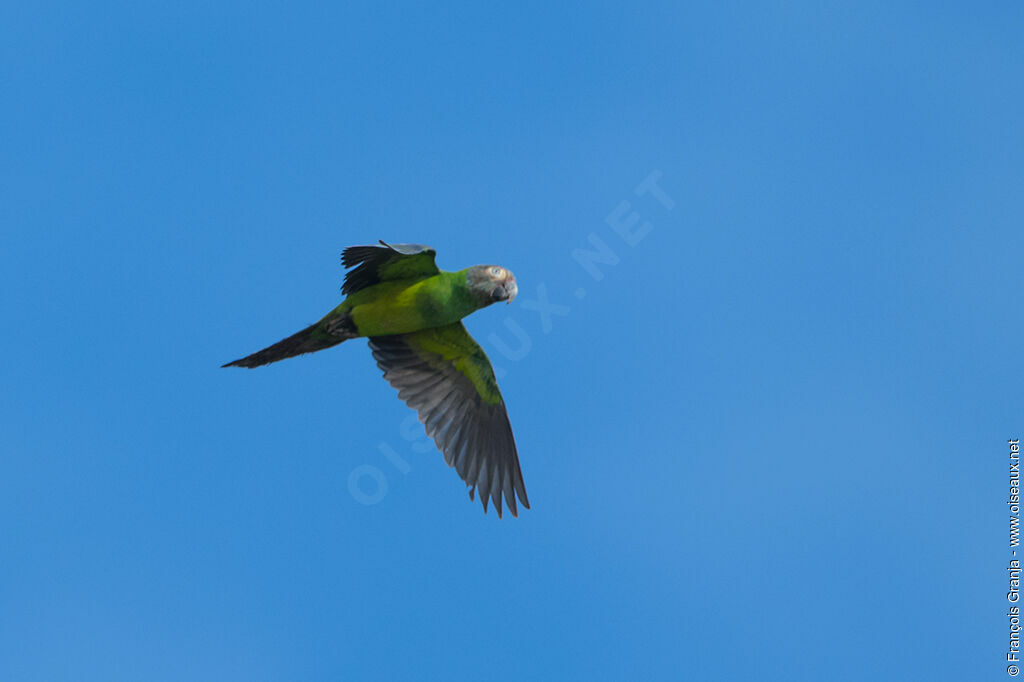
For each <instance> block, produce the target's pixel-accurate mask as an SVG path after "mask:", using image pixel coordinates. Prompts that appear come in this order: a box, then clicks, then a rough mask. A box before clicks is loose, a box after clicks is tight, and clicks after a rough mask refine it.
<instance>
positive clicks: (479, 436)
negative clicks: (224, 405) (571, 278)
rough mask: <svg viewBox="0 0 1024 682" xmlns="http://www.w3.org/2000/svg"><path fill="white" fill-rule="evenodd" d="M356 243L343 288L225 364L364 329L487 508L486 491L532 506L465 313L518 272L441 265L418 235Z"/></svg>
mask: <svg viewBox="0 0 1024 682" xmlns="http://www.w3.org/2000/svg"><path fill="white" fill-rule="evenodd" d="M381 245H382V246H354V247H350V248H348V249H345V253H344V254H343V256H342V262H343V263H344V264H345V265H346V266H347V267H350V268H352V269H351V270H350V271H349V272H348V274H347V275H346V277H345V285H344V286H343V287H342V292H343V293H345V294H347V296H346V298H345V300H344V301H342V302H341V304H340V305H338V306H337V307H336V308H334V309H333V310H332V311H331V312H329V313H327V315H325V316H324V317H323V318H322V319H320V320H319V321H318V322H316V323H314V324H312V325H310V326H309V327H307V328H306V329H304V330H302V331H300V332H298V333H296V334H293V335H292V336H290V337H288V338H286V339H284V340H282V341H280V342H278V343H276V344H274V345H272V346H269V347H268V348H264V349H263V350H261V351H259V352H257V353H253V354H252V355H249V356H247V357H244V358H241V359H240V360H235V361H234V362H230V363H228V364H227V365H225V367H228V366H235V367H250V368H251V367H258V366H260V365H265V364H268V363H271V362H276V361H278V360H283V359H285V358H289V357H292V356H295V355H300V354H302V353H311V352H315V351H318V350H322V349H324V348H329V347H331V346H335V345H337V344H339V343H341V342H343V341H345V340H347V339H352V338H357V337H367V338H369V340H370V349H371V350H372V351H373V355H374V358H376V360H377V364H378V365H379V366H380V367H381V369H383V370H384V377H385V379H387V380H388V381H389V382H390V383H391V384H392V385H393V386H394V387H395V388H397V389H399V393H398V395H399V397H400V398H402V399H403V400H405V401H406V403H407V404H408V405H409V406H410V407H413V408H415V409H416V410H417V411H418V412H419V417H420V421H421V422H423V424H424V426H425V428H426V431H427V434H428V435H430V436H431V437H433V439H434V441H435V442H436V443H437V445H438V447H439V448H440V449H441V451H442V452H443V453H444V456H445V460H446V461H447V462H448V464H449V465H450V466H453V467H455V468H456V470H457V471H458V472H459V475H460V476H461V477H462V479H463V480H464V481H465V482H466V484H467V485H469V486H470V497H472V496H473V495H474V491H475V490H476V489H479V490H480V498H481V501H482V502H483V505H484V510H485V511H486V510H487V501H488V498H490V499H491V500H493V502H494V505H495V508H496V509H497V510H498V515H499V516H501V509H502V506H501V501H502V496H504V499H505V503H506V504H507V505H508V507H509V509H510V510H511V511H512V513H513V515H515V514H516V513H517V512H516V497H517V496H518V498H519V500H520V502H521V503H522V504H523V505H524V506H525V507H527V508H529V506H530V505H529V502H528V501H527V498H526V489H525V487H524V485H523V480H522V473H521V472H520V470H519V458H518V455H517V453H516V447H515V441H514V439H513V438H512V429H511V426H510V425H509V422H508V415H507V413H506V411H505V403H504V400H503V399H502V397H501V392H500V391H499V390H498V383H497V380H496V379H495V377H494V371H493V369H492V368H491V363H490V361H489V360H488V359H487V355H486V354H485V353H484V351H483V349H482V348H480V346H479V345H478V344H477V343H476V341H474V340H473V337H471V336H470V335H469V333H468V332H467V331H466V328H465V327H464V326H463V325H462V323H461V320H462V318H464V317H466V316H467V315H469V314H471V313H473V312H475V311H476V310H479V309H481V308H484V307H486V306H488V305H490V304H492V303H494V302H496V301H507V302H511V300H512V299H513V298H515V295H516V293H517V286H516V281H515V277H514V276H513V275H512V273H511V272H509V271H508V270H505V269H504V268H501V267H498V266H495V265H477V266H474V267H471V268H466V269H464V270H458V271H456V272H444V271H441V270H439V269H438V268H437V266H436V265H435V264H434V256H435V252H434V250H433V249H431V248H429V247H425V246H420V245H416V244H396V245H389V244H385V243H384V242H381Z"/></svg>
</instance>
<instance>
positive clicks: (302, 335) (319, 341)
mask: <svg viewBox="0 0 1024 682" xmlns="http://www.w3.org/2000/svg"><path fill="white" fill-rule="evenodd" d="M350 338H352V335H350V334H344V333H341V334H339V333H337V332H336V333H333V334H332V333H331V332H330V331H328V329H327V328H325V325H324V324H323V323H322V321H321V322H317V323H316V324H312V325H310V326H308V327H306V328H305V329H303V330H302V331H301V332H298V333H296V334H292V335H291V336H289V337H288V338H287V339H283V340H281V341H278V342H277V343H275V344H274V345H273V346H269V347H267V348H264V349H263V350H261V351H257V352H255V353H253V354H252V355H247V356H246V357H244V358H241V359H240V360H235V361H234V362H229V363H227V364H226V365H221V367H248V368H250V369H251V368H253V367H259V366H260V365H269V364H270V363H271V362H277V361H278V360H284V359H285V358H290V357H294V356H296V355H302V354H303V353H312V352H313V351H317V350H323V349H324V348H330V347H331V346H336V345H338V344H339V343H341V342H342V341H344V340H345V339H350Z"/></svg>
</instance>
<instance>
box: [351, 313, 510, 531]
mask: <svg viewBox="0 0 1024 682" xmlns="http://www.w3.org/2000/svg"><path fill="white" fill-rule="evenodd" d="M370 350H372V351H373V357H374V358H375V359H376V360H377V365H378V366H379V367H380V368H381V369H382V370H384V378H385V379H387V380H388V382H389V383H390V384H391V385H392V386H394V387H395V388H397V389H398V397H399V398H401V399H402V400H404V401H405V402H406V404H407V405H409V407H411V408H413V409H415V410H416V411H417V412H418V413H419V418H420V421H421V422H423V426H424V428H425V429H426V432H427V435H428V436H430V437H431V438H433V439H434V442H435V443H436V444H437V447H438V448H439V449H440V450H441V452H442V453H444V459H445V461H446V462H447V463H448V466H452V467H455V470H456V471H457V472H458V473H459V476H460V477H461V478H462V480H463V481H465V482H466V485H468V486H469V487H470V490H469V496H470V497H471V498H472V497H473V494H474V491H475V490H477V489H478V490H479V492H480V501H481V502H482V503H483V506H484V512H486V511H487V500H488V498H490V499H491V500H492V501H493V502H494V507H495V508H496V509H497V510H498V517H499V518H500V517H501V509H502V505H501V498H502V495H503V494H504V497H505V504H506V505H507V506H508V508H509V511H511V512H512V515H513V516H516V515H517V514H518V511H517V509H516V495H518V496H519V501H520V502H522V504H523V506H524V507H526V508H527V509H529V508H530V502H529V500H528V499H527V498H526V487H525V486H524V485H523V474H522V472H521V471H520V470H519V457H518V455H517V454H516V443H515V440H514V439H513V437H512V427H511V425H510V424H509V421H508V413H507V412H506V411H505V401H504V400H503V399H502V397H501V393H500V392H499V391H498V382H497V381H496V380H495V378H494V370H493V369H491V363H490V361H489V360H488V359H487V355H486V354H485V353H484V351H483V349H482V348H481V347H480V346H479V345H478V344H477V342H476V341H474V340H473V337H471V336H470V335H469V332H467V331H466V328H465V327H464V326H462V323H461V322H456V323H454V324H449V325H446V326H444V327H435V328H432V329H423V330H420V331H417V332H412V333H410V334H396V335H394V336H375V337H372V338H370Z"/></svg>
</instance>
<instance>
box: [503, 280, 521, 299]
mask: <svg viewBox="0 0 1024 682" xmlns="http://www.w3.org/2000/svg"><path fill="white" fill-rule="evenodd" d="M505 293H506V294H507V298H506V299H505V303H506V304H508V303H511V302H512V299H513V298H515V297H516V294H518V293H519V286H518V285H517V284H516V278H515V277H509V279H508V281H507V282H505Z"/></svg>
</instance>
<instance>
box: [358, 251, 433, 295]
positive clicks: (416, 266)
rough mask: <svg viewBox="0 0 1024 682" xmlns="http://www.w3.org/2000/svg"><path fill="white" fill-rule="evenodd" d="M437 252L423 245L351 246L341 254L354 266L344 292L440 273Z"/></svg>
mask: <svg viewBox="0 0 1024 682" xmlns="http://www.w3.org/2000/svg"><path fill="white" fill-rule="evenodd" d="M436 255H437V252H436V251H434V249H432V248H430V247H429V246H423V245H422V244H386V243H385V242H383V241H381V246H350V247H348V248H347V249H345V250H344V251H343V252H342V253H341V264H342V265H344V266H345V267H346V268H353V269H352V270H349V271H348V272H347V273H346V274H345V284H344V285H343V286H342V287H341V293H343V294H345V295H348V294H351V293H352V292H354V291H359V290H360V289H365V288H366V287H369V286H373V285H374V284H377V283H379V282H384V281H387V280H390V279H415V278H418V277H429V276H431V275H436V274H437V273H438V272H440V271H439V270H438V269H437V265H435V264H434V256H436Z"/></svg>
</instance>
